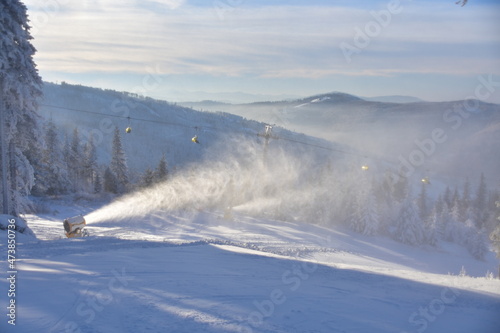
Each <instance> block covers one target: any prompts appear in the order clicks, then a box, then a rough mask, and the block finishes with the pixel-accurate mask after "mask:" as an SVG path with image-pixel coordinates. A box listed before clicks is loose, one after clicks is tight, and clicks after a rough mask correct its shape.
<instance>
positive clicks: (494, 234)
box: [490, 201, 500, 257]
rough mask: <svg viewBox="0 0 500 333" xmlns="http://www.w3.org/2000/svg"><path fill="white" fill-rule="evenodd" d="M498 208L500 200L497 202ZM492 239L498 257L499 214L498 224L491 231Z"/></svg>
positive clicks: (498, 217)
mask: <svg viewBox="0 0 500 333" xmlns="http://www.w3.org/2000/svg"><path fill="white" fill-rule="evenodd" d="M495 205H496V206H497V208H500V201H497V202H495ZM490 240H491V242H492V243H493V248H494V250H495V252H496V253H497V257H500V216H498V214H497V221H496V226H495V228H494V229H493V231H492V232H491V233H490Z"/></svg>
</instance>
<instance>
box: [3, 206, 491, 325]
mask: <svg viewBox="0 0 500 333" xmlns="http://www.w3.org/2000/svg"><path fill="white" fill-rule="evenodd" d="M112 205H113V204H112ZM94 208H95V207H92V206H91V205H75V204H73V205H69V206H68V205H67V204H64V203H61V204H60V205H59V206H58V205H57V204H53V205H52V206H51V209H52V211H51V212H50V213H47V214H45V215H38V216H35V215H32V216H27V219H28V220H29V221H30V222H29V223H30V227H31V228H32V229H33V231H34V232H35V234H36V235H37V239H35V238H32V237H29V236H24V235H22V234H18V235H17V253H18V261H17V263H16V264H17V269H18V271H19V273H18V275H17V295H16V304H17V318H16V325H15V326H12V325H10V324H8V321H7V320H8V317H6V316H5V315H4V319H3V320H2V321H1V322H0V331H1V332H26V333H28V332H89V333H90V332H134V333H136V332H189V333H193V332H228V333H229V332H284V333H285V332H286V333H290V332H398V333H400V332H424V331H425V332H492V333H493V332H498V329H499V328H500V317H499V316H498V313H499V311H500V280H497V279H488V278H485V275H486V273H487V272H488V271H490V272H492V271H495V270H496V269H497V264H498V262H497V261H496V259H495V258H494V256H493V255H490V256H488V257H487V260H485V261H477V260H475V259H473V258H472V257H470V255H469V254H467V252H466V251H465V250H464V249H461V248H460V247H457V246H456V245H453V244H449V243H441V244H440V245H439V247H438V248H414V247H410V246H406V245H402V244H399V243H396V242H394V241H392V240H390V239H387V238H384V237H364V236H360V235H359V234H355V233H351V232H350V231H346V230H341V229H336V230H333V229H327V228H323V227H320V226H314V225H311V224H302V223H296V222H293V223H292V222H283V221H276V220H272V219H266V218H254V217H249V216H246V215H243V214H240V213H238V212H237V211H236V212H233V215H232V217H231V216H228V214H227V212H226V216H225V218H224V212H219V211H217V210H211V211H209V210H191V211H187V210H179V211H166V210H156V211H152V212H150V213H148V214H145V215H143V216H142V217H138V216H134V217H131V218H126V217H125V216H121V217H117V216H118V215H117V216H115V217H114V218H113V219H111V220H109V219H106V218H105V217H103V216H99V214H100V213H99V212H105V211H106V207H104V208H102V209H97V210H96V209H94ZM78 214H83V215H85V216H86V219H87V229H88V231H89V232H90V234H91V236H90V237H86V238H79V239H66V238H65V237H64V233H63V226H62V219H63V218H64V217H69V216H73V215H78ZM1 244H5V237H4V233H2V243H1ZM2 247H4V246H3V245H2ZM1 266H2V271H3V272H6V271H7V267H6V266H7V265H6V262H5V261H3V262H2V263H1ZM462 267H464V268H465V270H466V271H467V274H466V275H465V276H459V272H460V271H461V269H462ZM462 275H463V274H462ZM8 287H9V286H8V281H7V279H2V280H1V282H0V289H1V290H3V293H6V292H7V290H8ZM0 305H1V306H0V307H1V308H2V309H4V312H6V310H5V309H6V307H7V304H6V298H4V297H2V298H1V299H0Z"/></svg>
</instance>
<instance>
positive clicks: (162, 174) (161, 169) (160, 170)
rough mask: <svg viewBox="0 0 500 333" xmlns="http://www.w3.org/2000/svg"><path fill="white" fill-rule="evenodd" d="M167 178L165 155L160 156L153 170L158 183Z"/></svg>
mask: <svg viewBox="0 0 500 333" xmlns="http://www.w3.org/2000/svg"><path fill="white" fill-rule="evenodd" d="M167 177H168V169H167V158H166V157H165V154H163V155H162V156H161V159H160V162H158V166H157V167H156V170H155V178H156V180H157V181H158V182H161V181H164V180H166V179H167Z"/></svg>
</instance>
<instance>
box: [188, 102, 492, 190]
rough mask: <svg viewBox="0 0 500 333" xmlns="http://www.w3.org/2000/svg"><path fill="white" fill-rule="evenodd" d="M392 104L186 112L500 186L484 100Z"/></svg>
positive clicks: (274, 104)
mask: <svg viewBox="0 0 500 333" xmlns="http://www.w3.org/2000/svg"><path fill="white" fill-rule="evenodd" d="M398 98H399V97H398ZM389 99H390V100H391V102H379V101H369V100H365V99H363V98H360V97H357V96H354V95H349V94H345V93H339V92H332V93H327V94H320V95H315V96H311V97H307V98H302V99H297V100H291V101H278V102H258V103H251V104H234V105H233V104H217V103H212V104H211V105H204V104H196V105H195V104H192V105H191V106H192V107H194V108H198V107H200V108H203V109H204V110H212V111H215V110H219V111H224V112H229V113H232V114H237V115H240V116H243V117H246V118H248V119H255V120H259V121H262V122H265V123H269V124H276V125H279V126H283V127H285V128H288V129H291V130H294V131H298V132H302V133H305V134H307V135H312V136H317V137H320V138H323V139H327V140H331V141H335V142H338V143H341V144H346V145H350V146H352V147H354V148H356V149H358V150H360V151H366V152H369V153H371V154H376V155H378V156H380V157H383V158H384V159H388V160H391V161H394V164H395V165H401V167H404V168H405V169H408V168H413V169H414V171H415V172H417V171H418V172H419V173H420V174H421V175H424V174H439V175H441V176H443V177H445V178H452V179H455V180H464V179H465V177H471V178H472V177H476V178H477V177H478V174H479V173H480V172H481V171H484V172H485V173H486V174H488V175H489V176H490V179H494V180H495V181H496V182H499V183H500V176H499V174H498V170H500V156H499V154H498V149H499V147H500V125H499V124H500V105H498V104H491V103H485V102H481V101H473V102H474V103H472V102H471V101H451V102H423V101H413V102H410V103H409V101H411V100H412V99H408V98H406V97H404V98H403V99H404V100H405V102H404V103H402V102H399V103H395V102H393V101H394V98H389ZM470 105H474V106H475V109H474V110H472V109H471V108H470ZM436 131H438V132H439V133H442V135H443V142H431V143H429V142H430V141H429V140H431V141H432V140H433V133H436ZM423 143H424V144H427V146H428V147H429V148H428V150H426V148H425V145H424V144H423ZM422 147H423V148H422ZM431 148H432V149H431ZM471 157H473V158H472V159H471ZM410 160H413V162H414V163H412V162H410Z"/></svg>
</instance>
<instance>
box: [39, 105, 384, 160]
mask: <svg viewBox="0 0 500 333" xmlns="http://www.w3.org/2000/svg"><path fill="white" fill-rule="evenodd" d="M39 105H40V106H45V107H49V108H54V109H61V110H68V111H74V112H82V113H88V114H94V115H100V116H106V117H114V118H120V119H127V121H128V123H129V124H130V121H131V120H134V121H144V122H149V123H154V124H165V125H170V126H179V127H184V128H189V129H195V131H197V132H198V131H199V130H200V129H201V128H206V129H212V130H214V131H223V129H222V128H218V127H214V126H198V125H195V126H189V125H184V124H181V123H176V122H168V121H164V120H150V119H144V118H135V117H131V116H130V115H128V116H124V115H118V114H108V113H102V112H97V111H90V110H82V109H75V108H69V107H64V106H57V105H50V104H42V103H41V104H39ZM257 136H264V137H268V138H271V139H276V140H283V141H288V142H292V143H297V144H302V145H305V146H310V147H314V148H318V149H324V150H328V151H331V152H335V153H341V154H346V155H352V156H358V157H365V158H370V159H372V160H379V161H383V162H386V163H389V164H394V162H391V161H389V160H387V159H383V158H380V157H375V156H371V157H368V155H367V154H366V153H363V152H354V151H346V150H342V149H335V148H331V147H325V146H321V145H318V144H314V143H309V142H304V141H299V140H295V139H291V138H285V137H279V136H276V135H271V134H270V132H269V131H266V134H261V133H258V134H257Z"/></svg>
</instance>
